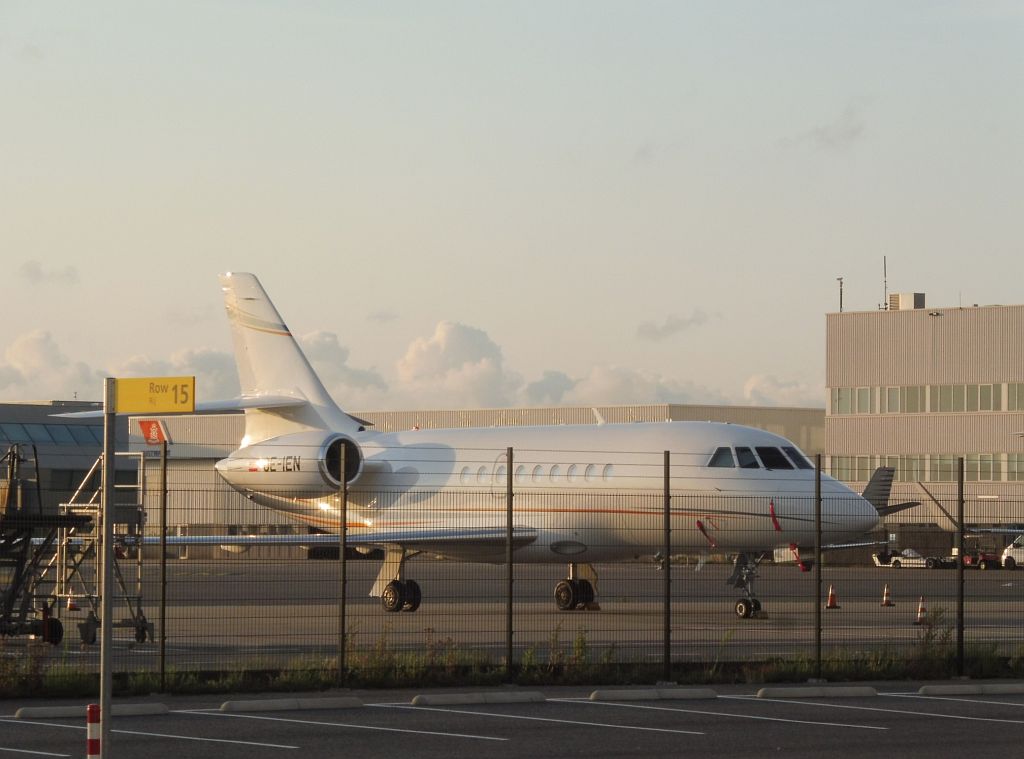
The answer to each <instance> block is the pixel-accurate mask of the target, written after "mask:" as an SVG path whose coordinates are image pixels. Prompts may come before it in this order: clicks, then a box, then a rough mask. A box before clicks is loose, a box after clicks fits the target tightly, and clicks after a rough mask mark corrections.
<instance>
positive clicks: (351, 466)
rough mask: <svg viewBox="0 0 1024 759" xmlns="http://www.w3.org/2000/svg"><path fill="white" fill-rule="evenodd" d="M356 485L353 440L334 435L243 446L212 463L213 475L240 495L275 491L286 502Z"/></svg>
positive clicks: (357, 454) (358, 466)
mask: <svg viewBox="0 0 1024 759" xmlns="http://www.w3.org/2000/svg"><path fill="white" fill-rule="evenodd" d="M342 458H344V460H345V481H346V482H347V483H349V484H352V483H353V482H355V481H356V480H357V479H358V478H359V476H360V475H361V474H362V471H363V461H364V459H363V454H362V451H361V450H360V449H359V446H358V445H357V444H356V442H355V441H354V440H352V439H350V438H348V437H346V436H345V435H340V434H338V433H324V432H323V431H320V430H316V431H310V432H299V433H294V434H291V435H282V436H280V437H276V438H270V439H268V440H261V441H260V442H258V443H254V444H252V445H247V446H243V447H242V448H239V449H238V450H237V451H235V452H234V453H232V454H231V455H230V456H228V457H227V458H226V459H221V460H220V461H218V462H217V464H216V469H217V472H218V473H219V474H220V476H221V477H223V478H224V480H225V481H226V482H227V483H228V484H229V485H231V487H233V488H235V489H236V490H240V491H242V492H245V491H257V492H263V493H275V494H277V495H280V496H284V497H288V498H319V497H322V496H325V495H329V494H331V493H336V492H338V490H339V489H340V488H341V462H342Z"/></svg>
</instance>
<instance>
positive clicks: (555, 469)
mask: <svg viewBox="0 0 1024 759" xmlns="http://www.w3.org/2000/svg"><path fill="white" fill-rule="evenodd" d="M561 473H562V467H560V466H558V464H555V465H554V466H553V467H551V481H552V482H557V481H558V476H559V475H560V474H561Z"/></svg>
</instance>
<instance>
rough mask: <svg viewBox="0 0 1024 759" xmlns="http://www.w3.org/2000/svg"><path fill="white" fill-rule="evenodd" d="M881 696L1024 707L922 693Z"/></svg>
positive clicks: (883, 694)
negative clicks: (924, 694)
mask: <svg viewBox="0 0 1024 759" xmlns="http://www.w3.org/2000/svg"><path fill="white" fill-rule="evenodd" d="M878 695H879V696H892V697H895V698H920V699H925V700H929V701H963V702H964V703H968V704H994V705H995V706H1016V707H1022V706H1024V704H1016V703H1014V702H1012V701H989V700H987V699H984V700H983V699H980V698H960V697H958V696H922V695H921V694H920V693H879V694H878Z"/></svg>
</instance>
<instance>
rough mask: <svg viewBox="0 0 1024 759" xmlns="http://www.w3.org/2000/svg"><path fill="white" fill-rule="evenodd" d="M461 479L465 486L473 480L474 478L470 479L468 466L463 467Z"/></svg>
mask: <svg viewBox="0 0 1024 759" xmlns="http://www.w3.org/2000/svg"><path fill="white" fill-rule="evenodd" d="M459 479H460V480H461V481H462V484H463V485H468V484H469V481H470V480H471V479H472V477H470V474H469V467H468V466H464V467H462V471H461V472H459Z"/></svg>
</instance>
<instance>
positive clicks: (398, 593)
mask: <svg viewBox="0 0 1024 759" xmlns="http://www.w3.org/2000/svg"><path fill="white" fill-rule="evenodd" d="M380 603H381V606H383V607H384V611H388V612H392V611H401V610H402V607H403V606H404V605H405V588H404V587H403V584H402V583H401V582H399V581H398V580H392V581H391V582H389V583H388V584H387V585H385V586H384V592H383V593H381V595H380Z"/></svg>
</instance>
